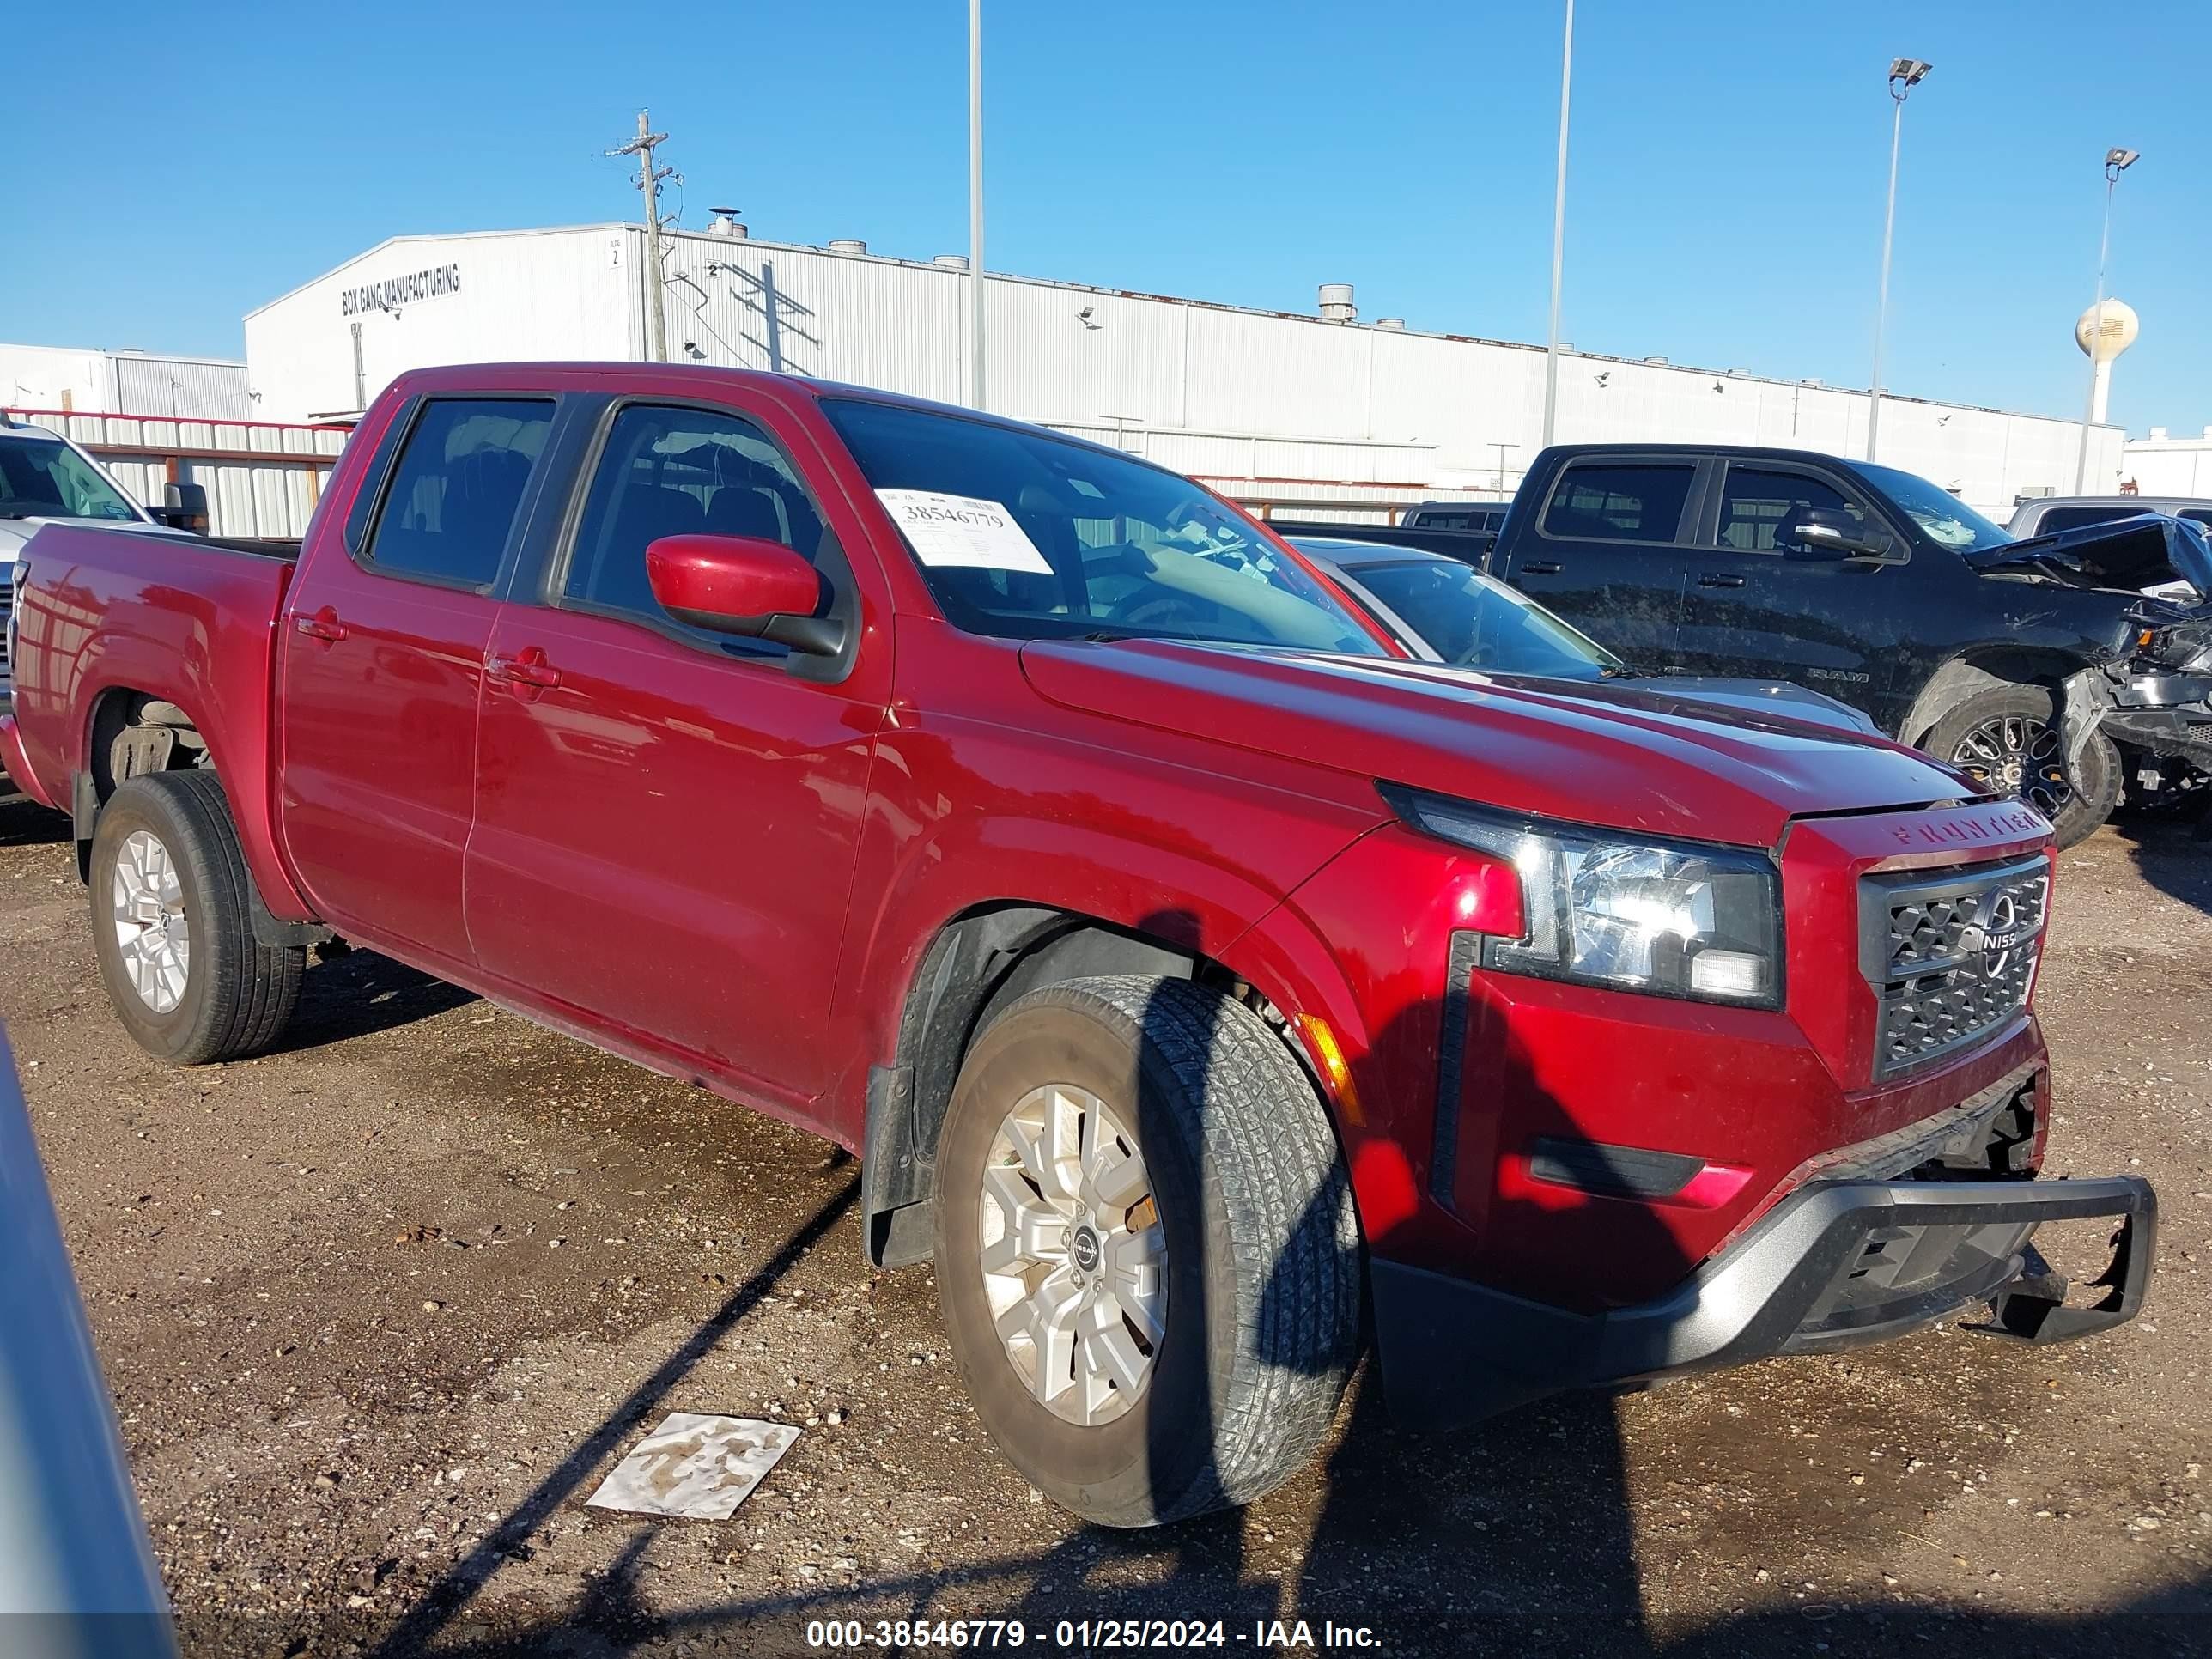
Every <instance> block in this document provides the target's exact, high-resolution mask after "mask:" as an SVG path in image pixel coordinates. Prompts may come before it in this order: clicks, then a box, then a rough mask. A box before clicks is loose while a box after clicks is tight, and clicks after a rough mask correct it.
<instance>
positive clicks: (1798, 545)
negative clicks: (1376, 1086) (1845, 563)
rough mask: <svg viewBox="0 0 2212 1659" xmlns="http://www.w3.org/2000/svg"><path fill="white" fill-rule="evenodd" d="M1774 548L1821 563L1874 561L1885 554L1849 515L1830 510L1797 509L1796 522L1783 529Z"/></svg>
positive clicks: (1776, 539)
mask: <svg viewBox="0 0 2212 1659" xmlns="http://www.w3.org/2000/svg"><path fill="white" fill-rule="evenodd" d="M1775 545H1776V546H1778V547H1779V548H1780V549H1781V550H1783V552H1784V553H1785V554H1787V555H1789V556H1790V557H1792V558H1798V559H1817V560H1821V561H1828V560H1834V559H1878V558H1880V557H1881V556H1883V555H1884V554H1885V553H1887V551H1888V548H1887V545H1886V544H1883V543H1881V542H1879V541H1876V540H1874V539H1872V538H1869V537H1868V536H1867V535H1866V534H1865V533H1864V532H1863V531H1862V530H1861V529H1860V527H1859V524H1858V521H1857V520H1855V519H1853V518H1852V517H1851V516H1850V514H1849V513H1840V512H1838V511H1837V510H1836V509H1835V508H1834V507H1803V508H1801V509H1799V512H1798V513H1797V516H1796V519H1795V520H1790V521H1789V522H1787V523H1785V524H1784V526H1783V527H1782V532H1781V534H1780V535H1779V536H1778V537H1777V538H1775Z"/></svg>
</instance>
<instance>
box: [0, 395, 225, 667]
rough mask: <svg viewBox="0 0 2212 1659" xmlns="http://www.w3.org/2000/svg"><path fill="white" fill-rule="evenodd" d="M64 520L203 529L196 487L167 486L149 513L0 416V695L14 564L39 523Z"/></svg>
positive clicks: (64, 446) (31, 431) (100, 475)
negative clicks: (165, 495)
mask: <svg viewBox="0 0 2212 1659" xmlns="http://www.w3.org/2000/svg"><path fill="white" fill-rule="evenodd" d="M69 520H76V521H77V522H79V523H87V522H89V523H93V524H107V525H113V526H117V527H118V528H125V529H140V528H143V529H148V530H153V529H161V528H163V527H175V528H180V529H187V530H204V529H205V528H206V527H207V495H206V492H205V491H204V490H203V489H201V488H200V486H198V485H197V484H171V485H170V486H169V489H168V499H167V501H165V502H164V503H163V505H162V507H161V511H159V512H158V513H154V512H149V511H148V510H147V509H146V508H145V507H141V506H140V505H139V504H138V503H137V501H132V500H131V497H130V496H128V495H125V494H124V492H123V490H122V489H121V488H120V487H119V486H118V484H117V483H116V482H115V480H114V479H112V478H111V477H108V476H107V474H106V471H104V470H103V469H102V468H101V466H100V463H99V462H97V461H95V460H94V459H92V457H91V456H89V455H88V454H86V453H84V451H82V449H79V448H78V447H76V445H75V444H73V443H71V442H70V441H69V440H68V439H66V438H63V437H59V436H58V435H55V434H53V433H52V432H48V431H46V429H45V428H41V427H35V426H23V425H20V424H18V423H16V422H14V421H11V420H9V418H8V417H7V416H4V415H0V698H5V697H8V696H11V695H12V694H13V692H14V690H15V679H14V665H15V625H14V611H15V567H16V565H17V563H18V562H20V561H21V558H22V553H23V544H24V543H26V542H27V541H29V540H30V539H31V537H32V535H33V532H36V531H37V529H38V527H39V526H40V525H42V524H50V523H53V522H56V521H64V522H66V521H69Z"/></svg>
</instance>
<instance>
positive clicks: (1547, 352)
mask: <svg viewBox="0 0 2212 1659" xmlns="http://www.w3.org/2000/svg"><path fill="white" fill-rule="evenodd" d="M1574 79H1575V0H1567V33H1566V43H1565V45H1564V46H1561V47H1560V48H1559V178H1558V180H1557V182H1556V183H1555V184H1554V185H1553V189H1552V327H1551V332H1550V334H1549V335H1548V336H1547V339H1546V343H1545V346H1544V442H1545V444H1546V445H1547V446H1549V445H1550V443H1551V441H1552V435H1553V432H1554V431H1556V430H1557V429H1558V425H1559V272H1560V266H1561V264H1562V262H1563V259H1564V256H1565V252H1566V242H1567V94H1568V93H1569V91H1570V90H1571V88H1573V85H1574Z"/></svg>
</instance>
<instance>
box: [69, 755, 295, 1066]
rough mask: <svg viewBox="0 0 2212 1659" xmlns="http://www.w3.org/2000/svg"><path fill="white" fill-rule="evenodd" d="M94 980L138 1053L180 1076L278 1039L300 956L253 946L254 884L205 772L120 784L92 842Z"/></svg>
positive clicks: (285, 948)
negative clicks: (178, 1069) (171, 1066)
mask: <svg viewBox="0 0 2212 1659" xmlns="http://www.w3.org/2000/svg"><path fill="white" fill-rule="evenodd" d="M91 878H92V880H91V884H92V935H93V946H94V952H95V954H96V955H97V956H98V957H99V958H100V978H101V979H102V980H104V981H106V985H107V994H108V998H109V1000H111V1001H112V1002H113V1003H114V1005H115V1012H116V1013H117V1015H118V1017H119V1018H121V1019H122V1021H123V1026H124V1029H125V1030H127V1031H129V1032H130V1033H131V1036H132V1038H133V1039H135V1040H136V1041H137V1044H138V1046H139V1047H140V1048H143V1049H145V1050H146V1052H147V1053H149V1054H154V1055H156V1056H158V1057H159V1058H161V1059H162V1060H171V1061H173V1062H175V1063H176V1064H178V1065H180V1066H196V1065H200V1064H202V1063H204V1062H205V1061H208V1060H237V1059H240V1058H242V1057H244V1056H246V1055H247V1054H258V1053H259V1052H260V1051H261V1050H263V1049H264V1048H267V1047H268V1046H269V1045H270V1043H271V1042H275V1041H276V1035H277V1033H278V1032H279V1031H281V1030H283V1027H284V1022H285V1021H286V1020H287V1019H288V1018H290V1016H291V1012H292V1007H293V1005H294V1004H295V1002H296V1001H298V1000H299V995H300V975H301V973H302V972H303V971H304V969H306V966H307V951H306V949H305V947H304V946H301V945H264V944H262V943H261V942H260V941H259V940H258V939H256V938H255V937H254V936H253V901H252V893H253V887H252V878H251V877H250V876H248V875H247V874H246V860H245V856H244V855H243V854H241V853H240V850H239V845H238V831H237V830H236V829H234V827H233V826H232V824H231V821H230V809H229V806H228V804H227V803H226V802H225V801H224V799H223V793H222V781H221V780H219V779H218V778H217V777H216V775H215V774H214V773H213V772H212V771H210V770H207V769H194V770H191V771H181V772H150V773H148V774H146V775H143V776H141V777H136V778H131V779H129V780H127V781H125V783H124V784H123V785H122V787H119V788H118V789H117V790H116V792H115V793H114V794H113V795H112V796H111V797H109V799H108V801H107V804H106V805H105V806H104V807H102V808H101V809H100V820H99V823H98V827H97V828H95V829H94V831H93V837H92V872H91Z"/></svg>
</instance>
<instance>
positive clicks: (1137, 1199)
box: [977, 1084, 1167, 1427]
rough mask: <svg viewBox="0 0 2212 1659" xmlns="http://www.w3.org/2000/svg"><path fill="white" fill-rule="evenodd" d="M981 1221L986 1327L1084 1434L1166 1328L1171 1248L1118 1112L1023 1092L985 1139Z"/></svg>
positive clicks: (1114, 1405) (1143, 1377) (1122, 1407)
mask: <svg viewBox="0 0 2212 1659" xmlns="http://www.w3.org/2000/svg"><path fill="white" fill-rule="evenodd" d="M977 1225H978V1227H979V1228H980V1230H981V1241H982V1247H983V1254H982V1269H983V1291H984V1294H985V1296H986V1297H988V1298H989V1302H990V1308H991V1317H992V1322H993V1324H994V1327H995V1328H996V1329H997V1331H998V1334H999V1340H1000V1344H1001V1345H1002V1346H1004V1347H1005V1349H1006V1358H1007V1359H1008V1361H1009V1362H1010V1363H1011V1364H1012V1365H1013V1368H1014V1370H1015V1371H1016V1373H1017V1374H1018V1375H1019V1376H1020V1377H1021V1379H1022V1381H1023V1382H1024V1383H1025V1384H1027V1385H1028V1387H1029V1389H1030V1393H1031V1394H1032V1395H1034V1396H1035V1397H1036V1401H1037V1403H1038V1404H1040V1405H1042V1407H1045V1409H1046V1410H1048V1411H1049V1412H1051V1413H1053V1415H1054V1416H1055V1417H1058V1418H1060V1419H1062V1420H1063V1421H1066V1422H1069V1423H1074V1424H1078V1425H1083V1426H1085V1427H1093V1426H1096V1425H1099V1424H1103V1423H1109V1422H1111V1421H1113V1420H1114V1419H1115V1418H1117V1417H1120V1416H1121V1415H1122V1414H1123V1413H1126V1412H1127V1410H1128V1409H1129V1408H1130V1407H1131V1406H1133V1404H1135V1402H1136V1401H1137V1400H1138V1398H1139V1396H1140V1395H1142V1394H1143V1393H1144V1391H1145V1386H1146V1383H1148V1382H1149V1381H1150V1379H1151V1376H1152V1368H1153V1362H1154V1359H1155V1358H1157V1356H1158V1352H1159V1345H1160V1340H1161V1338H1162V1336H1163V1335H1164V1334H1165V1333H1166V1330H1167V1271H1166V1270H1167V1243H1166V1235H1165V1232H1164V1230H1163V1229H1162V1227H1161V1225H1160V1217H1159V1206H1158V1204H1157V1203H1155V1202H1154V1200H1153V1198H1152V1177H1151V1176H1150V1175H1149V1174H1148V1173H1147V1172H1146V1168H1145V1158H1144V1153H1143V1152H1142V1150H1141V1149H1140V1148H1139V1146H1138V1143H1137V1137H1136V1135H1135V1133H1133V1131H1132V1130H1131V1129H1130V1128H1129V1127H1128V1125H1127V1123H1126V1122H1124V1121H1122V1119H1121V1115H1120V1114H1119V1113H1118V1112H1116V1111H1115V1109H1113V1108H1112V1107H1110V1106H1109V1105H1108V1104H1107V1103H1105V1102H1104V1101H1103V1100H1102V1099H1100V1098H1099V1097H1097V1095H1094V1094H1092V1093H1091V1091H1089V1090H1087V1089H1079V1088H1076V1087H1074V1086H1073V1085H1067V1084H1048V1085H1044V1086H1043V1087H1042V1088H1037V1089H1033V1090H1031V1091H1030V1092H1029V1093H1028V1094H1026V1095H1024V1097H1022V1098H1021V1100H1020V1101H1018V1103H1016V1104H1015V1106H1014V1109H1012V1111H1010V1112H1008V1113H1007V1114H1006V1118H1005V1120H1004V1121H1002V1122H1001V1123H1000V1126H999V1130H998V1133H997V1134H996V1135H995V1136H994V1139H993V1140H992V1144H991V1154H990V1158H989V1161H988V1162H987V1164H986V1165H985V1166H984V1170H983V1190H982V1194H981V1200H980V1202H979V1212H978V1216H977Z"/></svg>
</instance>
